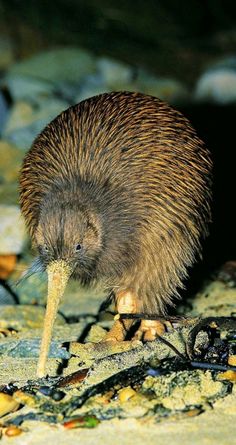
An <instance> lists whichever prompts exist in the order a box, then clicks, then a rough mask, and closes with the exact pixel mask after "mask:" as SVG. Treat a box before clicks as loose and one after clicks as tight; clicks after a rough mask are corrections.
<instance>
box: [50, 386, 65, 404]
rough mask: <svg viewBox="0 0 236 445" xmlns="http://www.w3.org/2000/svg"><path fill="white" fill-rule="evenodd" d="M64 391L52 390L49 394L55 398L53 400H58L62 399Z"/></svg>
mask: <svg viewBox="0 0 236 445" xmlns="http://www.w3.org/2000/svg"><path fill="white" fill-rule="evenodd" d="M64 397H65V393H64V392H63V391H59V390H57V389H56V390H53V391H52V394H51V398H52V399H53V400H55V402H59V401H60V400H62V399H64Z"/></svg>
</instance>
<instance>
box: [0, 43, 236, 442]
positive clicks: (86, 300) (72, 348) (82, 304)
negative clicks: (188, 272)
mask: <svg viewBox="0 0 236 445" xmlns="http://www.w3.org/2000/svg"><path fill="white" fill-rule="evenodd" d="M0 48H1V51H0V71H1V78H0V135H1V139H0V155H1V162H0V335H1V337H0V416H1V419H0V431H1V433H0V434H2V443H8V442H9V440H10V439H9V438H10V437H12V439H11V440H14V441H15V443H16V444H25V443H30V444H44V443H46V442H48V441H50V440H56V441H57V443H58V444H64V443H65V444H66V443H69V442H72V441H76V440H78V441H80V442H81V443H83V444H90V443H94V441H96V443H98V444H99V443H104V440H105V442H106V443H113V444H116V443H120V442H121V441H122V442H123V443H127V444H128V443H130V444H131V443H133V442H134V440H135V442H137V443H140V444H141V443H144V442H145V443H147V444H152V443H156V442H158V441H160V440H161V441H162V443H163V444H165V443H166V444H167V443H169V442H170V441H171V442H172V443H174V444H179V443H181V444H189V443H194V444H200V443H201V444H211V443H212V444H213V443H216V442H219V443H221V444H227V445H228V444H229V443H231V444H233V440H234V436H235V434H234V430H235V421H236V400H235V381H236V371H235V369H234V368H235V366H236V343H235V338H236V322H235V318H233V317H235V313H236V278H235V277H236V264H235V263H233V262H231V263H227V264H226V265H225V266H224V267H222V269H221V270H220V271H218V272H217V273H216V274H215V276H214V277H209V281H208V282H207V283H205V284H203V283H199V287H200V284H201V285H202V290H201V291H200V292H199V293H198V294H197V295H196V296H195V297H194V298H192V299H189V300H188V301H187V302H185V304H184V305H183V306H182V307H179V309H178V311H179V315H180V318H178V319H176V320H172V323H169V325H168V329H167V332H166V334H164V339H165V340H166V341H167V342H168V344H166V343H163V342H161V341H159V340H157V341H156V342H153V343H151V344H146V345H143V344H142V343H141V342H138V341H136V342H124V343H122V344H119V345H113V346H111V345H106V344H104V343H99V342H100V341H101V340H102V339H103V336H104V334H105V332H106V330H107V329H108V328H109V327H110V326H111V324H112V320H113V316H112V315H111V314H110V313H105V312H101V313H100V312H99V308H100V306H101V303H102V301H103V300H104V298H105V295H104V294H103V292H102V291H101V290H99V289H94V290H86V291H85V290H84V289H80V288H78V285H77V284H76V283H73V282H72V283H71V284H70V285H69V286H68V288H67V292H66V295H65V297H64V300H63V301H62V303H61V306H60V311H59V315H58V317H57V321H56V325H55V329H54V337H53V341H52V345H51V350H50V356H49V360H48V367H47V371H48V374H49V375H50V376H54V378H53V377H52V378H51V379H44V380H41V381H39V380H36V378H35V374H36V365H37V357H38V354H39V344H40V339H41V335H42V323H43V317H44V304H45V300H46V293H47V279H46V276H44V275H43V274H35V275H32V276H29V277H28V278H25V279H24V278H22V274H23V272H24V271H25V270H26V269H27V268H28V267H29V265H30V264H31V262H32V258H33V253H32V252H31V250H30V246H29V240H28V238H27V235H26V231H25V227H24V223H23V221H22V219H21V216H20V211H19V204H18V192H17V177H18V172H19V168H20V165H21V161H22V158H23V156H24V154H25V152H26V150H27V149H28V148H29V146H30V144H31V143H32V141H33V139H34V137H35V136H36V134H37V133H38V132H39V131H40V130H41V129H42V128H43V127H44V126H45V124H46V123H48V122H49V121H50V120H51V119H52V118H53V117H55V116H56V115H57V114H58V113H59V112H61V111H62V110H63V109H65V108H67V107H68V106H69V105H71V104H73V103H76V102H78V101H79V100H82V99H84V98H86V97H89V96H92V95H94V94H97V93H100V92H103V91H111V90H120V89H121V90H124V89H126V90H135V91H138V90H139V91H143V92H145V93H149V94H153V95H155V96H158V97H161V98H163V99H165V100H168V101H169V102H170V103H173V104H177V105H178V103H183V102H184V101H186V100H188V101H193V102H194V101H196V100H209V98H210V100H212V101H216V102H217V101H218V103H227V101H231V99H232V94H230V93H229V88H230V86H231V87H232V85H234V84H235V82H236V80H235V79H236V74H235V71H234V68H235V67H234V65H235V60H233V59H230V61H228V62H227V63H220V64H218V65H217V66H215V67H213V68H212V69H211V70H209V71H207V72H206V73H203V76H202V78H200V79H199V81H198V82H197V83H196V85H195V88H193V90H192V91H189V89H188V87H186V86H185V85H182V84H181V83H180V82H179V81H177V80H176V79H166V78H161V77H160V78H158V77H156V76H153V75H152V74H151V73H149V72H147V71H146V70H143V69H142V68H140V69H138V70H137V68H136V69H135V70H134V68H133V67H132V66H129V65H127V64H124V63H121V62H119V61H115V60H111V59H108V58H104V57H94V56H93V55H92V54H91V53H89V52H87V51H85V50H82V49H80V48H67V49H56V50H50V51H48V52H44V53H41V54H37V55H35V56H33V57H32V58H30V59H27V60H24V61H20V62H17V63H16V62H15V60H14V53H13V51H12V48H11V45H10V42H8V41H6V40H4V39H2V41H1V39H0ZM227 70H228V71H227ZM229 71H230V73H229ZM229 74H230V75H231V77H230V82H231V83H230V82H228V83H224V82H223V81H224V79H228V78H229V77H227V76H229ZM75 79H76V81H75ZM209 79H210V80H209ZM213 80H214V82H213ZM209 85H211V88H210V87H209ZM222 85H225V87H224V88H222ZM234 99H235V98H234ZM19 280H20V281H19ZM18 281H19V284H18V285H16V283H17V282H18ZM111 310H112V308H111ZM183 314H184V316H185V317H188V320H187V321H186V320H185V319H184V318H182V315H183ZM202 317H203V318H204V319H205V324H201V318H202ZM194 333H195V334H196V335H195V334H194ZM193 334H194V335H193ZM195 337H196V339H195ZM173 346H174V348H175V349H173ZM176 349H177V350H176ZM191 352H192V354H187V353H191ZM189 355H191V358H189ZM196 362H197V363H196ZM199 362H200V364H199ZM202 363H205V364H206V369H203V368H202V365H201V364H202ZM104 438H105V439H104Z"/></svg>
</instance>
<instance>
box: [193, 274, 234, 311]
mask: <svg viewBox="0 0 236 445" xmlns="http://www.w3.org/2000/svg"><path fill="white" fill-rule="evenodd" d="M187 303H188V304H189V306H190V308H191V309H190V310H185V315H188V316H189V315H190V316H191V317H196V316H199V315H201V316H204V317H230V316H233V314H235V311H236V289H235V288H231V287H229V286H228V285H227V284H226V283H223V282H221V281H218V280H216V281H212V282H211V283H209V284H207V285H205V286H204V287H203V289H202V290H201V291H200V292H198V293H197V295H195V297H194V298H191V299H189V300H188V302H187Z"/></svg>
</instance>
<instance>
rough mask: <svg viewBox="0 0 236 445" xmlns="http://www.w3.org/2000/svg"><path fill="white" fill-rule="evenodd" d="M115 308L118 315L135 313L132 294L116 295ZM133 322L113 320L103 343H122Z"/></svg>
mask: <svg viewBox="0 0 236 445" xmlns="http://www.w3.org/2000/svg"><path fill="white" fill-rule="evenodd" d="M116 306H117V311H118V314H122V313H128V314H134V313H136V312H137V297H136V295H135V294H134V292H132V291H129V290H126V291H120V292H118V293H117V294H116ZM133 323H134V320H123V319H115V321H114V324H113V326H112V328H111V329H110V331H109V332H108V333H107V334H106V336H105V338H104V341H123V340H125V337H126V335H127V333H128V331H129V329H130V328H131V326H132V324H133Z"/></svg>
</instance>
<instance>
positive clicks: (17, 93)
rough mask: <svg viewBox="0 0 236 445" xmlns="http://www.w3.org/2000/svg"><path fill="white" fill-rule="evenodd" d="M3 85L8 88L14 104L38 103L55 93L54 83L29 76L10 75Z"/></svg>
mask: <svg viewBox="0 0 236 445" xmlns="http://www.w3.org/2000/svg"><path fill="white" fill-rule="evenodd" d="M2 83H3V85H4V86H5V87H7V89H8V91H9V93H10V96H11V98H12V99H13V101H14V102H17V101H29V102H32V103H37V98H46V97H48V96H50V95H53V94H54V92H55V86H54V85H53V83H52V82H49V81H46V80H42V79H38V78H36V77H32V76H27V75H19V74H9V75H6V76H5V78H4V79H3V82H2Z"/></svg>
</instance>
